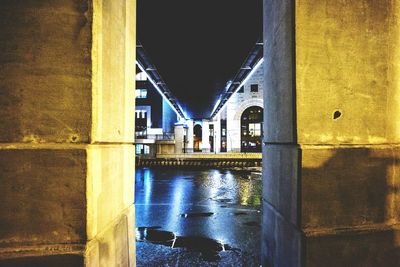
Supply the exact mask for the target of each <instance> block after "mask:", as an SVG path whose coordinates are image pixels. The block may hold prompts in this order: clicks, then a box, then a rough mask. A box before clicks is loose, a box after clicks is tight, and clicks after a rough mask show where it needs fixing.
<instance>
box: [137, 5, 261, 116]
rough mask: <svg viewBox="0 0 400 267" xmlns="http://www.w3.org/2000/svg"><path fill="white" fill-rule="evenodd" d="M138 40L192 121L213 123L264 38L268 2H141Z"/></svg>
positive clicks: (139, 6)
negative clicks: (221, 99) (224, 93)
mask: <svg viewBox="0 0 400 267" xmlns="http://www.w3.org/2000/svg"><path fill="white" fill-rule="evenodd" d="M137 4H138V11H137V12H138V22H137V27H138V38H139V40H140V41H141V42H142V44H143V46H144V49H145V50H146V52H147V54H148V55H149V56H150V58H151V60H152V61H153V63H154V64H155V65H156V67H157V70H158V72H159V73H160V74H161V76H162V77H163V78H164V80H165V82H166V83H167V86H168V87H169V88H170V90H171V91H172V92H173V93H174V95H175V96H176V97H177V98H178V101H179V103H180V104H181V106H182V107H183V108H184V109H185V110H186V111H187V113H188V115H189V116H191V117H195V118H200V117H208V116H209V114H210V112H211V110H212V108H213V107H214V104H215V102H216V100H217V97H218V95H219V94H220V93H221V90H223V88H224V87H225V84H226V82H227V81H228V80H229V79H232V78H233V76H234V75H235V74H236V72H237V71H238V70H239V68H240V66H241V64H242V63H243V61H244V60H245V58H246V56H247V55H248V53H249V52H250V50H251V49H252V48H253V46H254V45H255V43H256V41H257V40H258V39H259V38H260V37H261V34H262V0H201V1H190V0H138V1H137Z"/></svg>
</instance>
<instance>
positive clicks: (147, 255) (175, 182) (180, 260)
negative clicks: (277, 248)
mask: <svg viewBox="0 0 400 267" xmlns="http://www.w3.org/2000/svg"><path fill="white" fill-rule="evenodd" d="M261 191H262V189H261V177H260V176H259V175H257V174H250V173H243V172H231V171H225V170H177V169H148V168H140V169H137V170H136V192H135V194H136V195H135V199H136V203H135V206H136V225H137V229H136V239H137V242H136V253H137V254H136V258H137V266H157V267H158V266H185V267H186V266H235V267H236V266H260V242H261V240H260V235H261V227H260V221H261V212H260V210H261Z"/></svg>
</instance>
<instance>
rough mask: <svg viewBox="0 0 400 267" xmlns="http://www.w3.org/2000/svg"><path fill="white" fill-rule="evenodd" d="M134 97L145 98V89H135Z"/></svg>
mask: <svg viewBox="0 0 400 267" xmlns="http://www.w3.org/2000/svg"><path fill="white" fill-rule="evenodd" d="M136 98H147V89H136Z"/></svg>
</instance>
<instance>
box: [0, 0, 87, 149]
mask: <svg viewBox="0 0 400 267" xmlns="http://www.w3.org/2000/svg"><path fill="white" fill-rule="evenodd" d="M88 14H89V6H88V3H87V1H83V0H81V1H80V0H78V1H66V0H61V1H29V3H26V4H24V5H23V4H21V2H18V1H2V3H1V9H0V27H1V38H0V50H1V51H2V53H1V54H0V68H1V74H0V124H1V125H2V127H1V129H0V142H28V143H45V142H57V143H61V142H65V143H79V142H88V141H89V135H90V117H91V105H90V102H91V54H90V48H91V29H90V23H89V20H90V18H89V17H88Z"/></svg>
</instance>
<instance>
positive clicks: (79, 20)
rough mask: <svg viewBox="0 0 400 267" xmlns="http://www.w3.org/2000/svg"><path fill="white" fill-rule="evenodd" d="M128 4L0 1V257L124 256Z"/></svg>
mask: <svg viewBox="0 0 400 267" xmlns="http://www.w3.org/2000/svg"><path fill="white" fill-rule="evenodd" d="M135 8H136V6H135V1H125V0H118V1H97V0H95V1H83V0H82V1H80V0H78V1H70V0H61V1H47V0H46V1H39V0H38V1H36V0H34V1H22V2H21V1H2V3H1V8H0V25H1V26H0V47H1V50H2V53H1V55H0V88H1V90H0V123H1V124H2V125H3V127H1V129H0V142H1V144H0V182H1V184H2V185H3V186H2V187H1V189H0V193H1V194H0V203H1V204H0V205H1V208H0V226H1V227H0V228H1V230H0V247H1V248H0V265H1V264H3V263H4V264H6V265H7V264H11V266H27V264H28V265H29V264H31V265H32V264H38V263H40V265H41V266H55V265H57V266H68V264H72V263H73V264H74V266H84V265H85V266H117V265H118V264H119V265H120V266H134V264H135V260H134V237H133V227H134V209H133V201H134V199H133V198H134V195H133V184H134V177H133V174H134V171H133V170H134V148H133V146H132V145H131V144H132V142H133V137H134V77H135V73H134V72H135V64H134V58H135V47H136V46H135V42H136V41H135V38H136V36H135ZM130 61H132V62H130Z"/></svg>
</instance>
